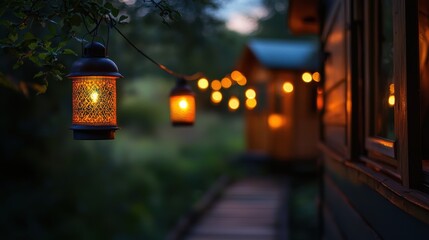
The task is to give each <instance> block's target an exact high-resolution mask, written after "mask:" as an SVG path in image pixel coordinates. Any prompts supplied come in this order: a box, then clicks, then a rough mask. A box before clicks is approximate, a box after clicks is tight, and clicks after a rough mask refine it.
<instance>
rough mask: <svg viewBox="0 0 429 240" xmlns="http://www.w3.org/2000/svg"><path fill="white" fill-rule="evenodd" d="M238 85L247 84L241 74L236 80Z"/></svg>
mask: <svg viewBox="0 0 429 240" xmlns="http://www.w3.org/2000/svg"><path fill="white" fill-rule="evenodd" d="M237 83H238V85H240V86H244V85H246V84H247V79H246V77H245V76H242V77H241V78H240V79H239V80H238V81H237Z"/></svg>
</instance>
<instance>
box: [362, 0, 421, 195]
mask: <svg viewBox="0 0 429 240" xmlns="http://www.w3.org/2000/svg"><path fill="white" fill-rule="evenodd" d="M378 3H379V0H376V1H371V0H366V1H364V3H363V4H364V13H363V22H364V25H363V27H364V30H363V35H364V36H363V39H364V59H365V61H364V62H365V63H364V80H363V84H364V86H365V87H364V88H363V91H364V93H363V96H366V99H364V100H363V104H364V109H365V110H364V111H363V112H362V113H363V114H364V120H365V121H364V122H365V123H364V138H363V143H362V144H363V145H364V147H363V149H362V150H363V151H362V153H363V154H361V156H360V160H361V161H362V162H364V163H366V164H367V165H368V166H370V167H371V168H373V169H375V170H377V171H379V172H383V173H385V174H387V175H389V176H391V177H392V178H393V179H395V180H397V181H399V182H401V183H402V185H404V186H405V187H410V188H420V186H421V185H422V182H423V181H422V180H421V178H422V162H421V161H422V158H421V138H420V96H419V94H417V93H419V90H420V89H419V88H420V84H419V62H418V61H419V58H418V57H416V56H419V44H418V14H417V13H418V0H392V11H393V13H392V14H393V19H392V21H393V23H392V24H393V49H394V53H393V83H394V84H395V93H394V94H395V100H396V101H395V106H394V132H395V137H396V139H395V140H394V141H391V140H387V139H384V138H380V137H376V136H373V135H372V134H371V126H370V124H371V120H372V119H371V117H372V111H373V110H374V106H373V99H368V98H372V97H373V95H371V91H373V87H374V85H375V83H374V81H375V80H376V79H377V78H378V72H377V71H378V58H379V53H378V51H377V46H374V45H377V44H375V43H374V41H373V39H374V37H375V36H376V34H377V27H378V19H379V18H378V9H377V7H378V6H379V5H378ZM374 53H376V56H375V57H374Z"/></svg>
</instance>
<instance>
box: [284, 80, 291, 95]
mask: <svg viewBox="0 0 429 240" xmlns="http://www.w3.org/2000/svg"><path fill="white" fill-rule="evenodd" d="M283 91H284V92H285V93H291V92H293V84H292V83H290V82H285V83H283Z"/></svg>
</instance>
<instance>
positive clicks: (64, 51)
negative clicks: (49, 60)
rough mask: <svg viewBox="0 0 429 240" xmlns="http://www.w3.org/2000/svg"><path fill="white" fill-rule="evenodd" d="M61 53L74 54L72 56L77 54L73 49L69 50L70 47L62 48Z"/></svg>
mask: <svg viewBox="0 0 429 240" xmlns="http://www.w3.org/2000/svg"><path fill="white" fill-rule="evenodd" d="M63 54H65V55H74V56H77V53H75V52H74V51H73V50H71V49H69V48H66V49H64V50H63Z"/></svg>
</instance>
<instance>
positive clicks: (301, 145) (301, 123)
mask: <svg viewBox="0 0 429 240" xmlns="http://www.w3.org/2000/svg"><path fill="white" fill-rule="evenodd" d="M319 48H320V47H319V43H318V40H317V39H310V40H267V39H264V40H262V39H253V40H251V41H250V42H249V43H248V44H247V46H246V47H245V49H244V52H243V54H242V56H241V58H240V60H239V63H238V69H239V71H241V72H242V73H243V74H244V75H245V76H246V77H247V81H248V84H247V86H248V87H247V88H248V89H249V88H250V89H253V90H255V92H256V98H255V99H256V101H257V102H256V107H255V108H252V109H249V108H248V109H247V110H246V115H245V125H246V140H247V150H248V151H249V152H252V153H259V154H262V155H264V156H267V157H268V158H270V159H274V160H279V161H283V160H302V159H304V160H308V159H315V158H316V157H317V156H318V151H317V147H316V144H317V136H318V134H319V130H318V123H317V108H316V105H315V103H316V102H315V99H314V92H315V91H316V85H315V84H314V82H309V83H305V82H303V81H302V80H301V75H302V74H303V73H304V72H309V73H313V72H315V71H317V70H318V69H319V59H320V58H319ZM310 80H311V79H310ZM284 84H287V85H286V86H285V87H286V88H287V89H286V90H284V89H283V85H284Z"/></svg>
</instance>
